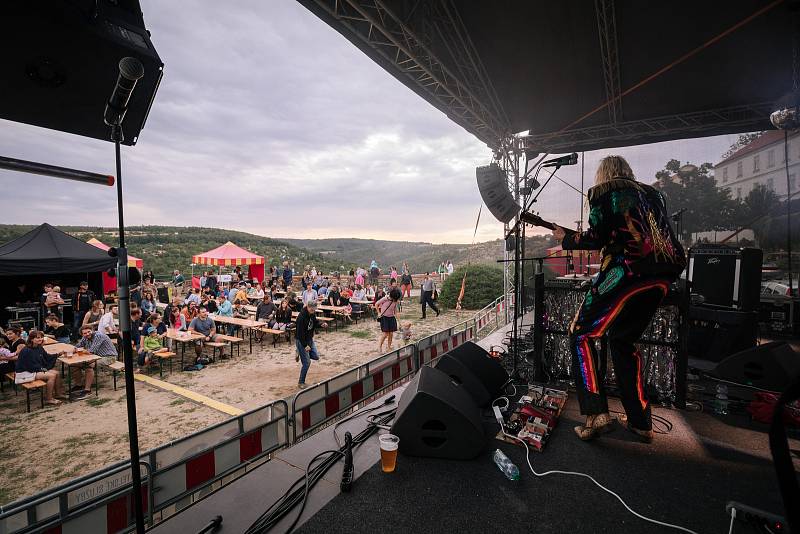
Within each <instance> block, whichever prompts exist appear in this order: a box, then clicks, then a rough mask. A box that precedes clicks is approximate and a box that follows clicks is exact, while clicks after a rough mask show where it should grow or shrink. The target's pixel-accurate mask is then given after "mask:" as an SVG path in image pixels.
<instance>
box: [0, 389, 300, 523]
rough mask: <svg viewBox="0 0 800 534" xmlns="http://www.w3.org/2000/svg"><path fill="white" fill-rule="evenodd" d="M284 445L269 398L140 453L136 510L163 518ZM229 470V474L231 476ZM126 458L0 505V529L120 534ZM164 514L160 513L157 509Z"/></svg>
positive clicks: (128, 513)
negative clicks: (139, 501)
mask: <svg viewBox="0 0 800 534" xmlns="http://www.w3.org/2000/svg"><path fill="white" fill-rule="evenodd" d="M288 444H289V407H288V405H287V403H286V401H284V400H279V401H275V402H272V403H270V404H268V405H266V406H262V407H260V408H257V409H255V410H252V411H250V412H247V413H245V414H242V415H239V416H237V417H234V418H232V419H229V420H227V421H223V422H221V423H218V424H216V425H213V426H211V427H209V428H206V429H203V430H201V431H199V432H196V433H194V434H191V435H189V436H185V437H183V438H181V439H179V440H175V441H173V442H170V443H167V444H165V445H162V446H160V447H157V448H155V449H152V450H150V451H148V452H145V453H143V454H142V456H141V460H140V466H141V467H140V469H142V492H143V499H142V501H143V507H144V510H145V514H146V516H147V518H148V523H149V524H153V520H154V515H155V514H159V515H160V517H159V519H163V518H165V517H167V516H169V515H171V514H172V513H175V512H176V511H178V510H180V509H181V508H184V507H185V506H188V505H189V504H191V503H192V502H194V501H195V500H197V499H199V498H201V497H202V496H203V495H204V494H206V493H209V492H210V491H213V490H214V489H218V488H213V485H214V484H217V485H218V486H219V487H221V486H222V485H224V484H225V483H227V482H228V481H229V480H225V479H226V478H230V480H233V479H235V478H238V476H240V474H243V473H244V472H246V470H247V468H248V467H249V466H252V465H253V464H254V463H256V462H258V461H259V460H263V459H264V458H266V457H268V456H269V455H270V454H272V453H273V452H274V451H276V450H279V449H281V448H283V447H285V446H287V445H288ZM232 475H235V476H232ZM132 494H133V491H132V483H131V473H130V462H119V463H116V464H114V465H111V466H109V467H107V468H105V469H103V470H102V471H99V472H97V473H94V474H91V475H88V476H86V477H81V478H79V479H76V480H73V481H71V482H69V483H67V484H64V485H62V486H59V487H56V488H52V489H50V490H48V491H46V492H43V493H41V494H39V495H36V496H33V497H29V498H26V499H22V500H20V501H16V502H14V503H11V504H10V505H8V506H6V507H0V534H24V533H29V532H42V531H47V530H48V529H51V528H54V527H57V526H60V531H61V532H125V531H128V530H130V529H132V528H133V525H134V508H133V496H132ZM165 512H166V513H165Z"/></svg>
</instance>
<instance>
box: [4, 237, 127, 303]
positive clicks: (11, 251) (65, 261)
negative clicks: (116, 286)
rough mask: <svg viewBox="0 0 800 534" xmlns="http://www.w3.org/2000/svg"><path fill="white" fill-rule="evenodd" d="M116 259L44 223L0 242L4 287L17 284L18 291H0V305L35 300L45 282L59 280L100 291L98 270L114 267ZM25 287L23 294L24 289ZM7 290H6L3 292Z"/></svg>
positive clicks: (69, 285)
mask: <svg viewBox="0 0 800 534" xmlns="http://www.w3.org/2000/svg"><path fill="white" fill-rule="evenodd" d="M115 264H116V260H115V259H114V258H112V257H110V256H109V255H108V254H106V253H105V252H103V251H102V250H100V249H98V248H96V247H93V246H92V245H89V244H87V243H84V242H83V241H81V240H80V239H77V238H75V237H72V236H70V235H69V234H66V233H64V232H62V231H61V230H59V229H58V228H55V227H53V226H51V225H49V224H47V223H44V224H42V225H41V226H37V227H36V228H34V229H33V230H31V231H30V232H28V233H27V234H25V235H23V236H21V237H18V238H17V239H14V240H13V241H9V242H8V243H5V244H3V245H0V277H2V283H3V286H4V287H6V288H9V289H10V288H14V287H19V288H20V294H19V295H11V294H10V293H11V292H2V294H0V301H2V302H1V303H0V305H2V306H6V305H8V304H13V303H14V302H12V301H19V302H23V301H27V300H30V301H34V302H35V301H37V300H38V298H39V295H40V292H38V289H39V287H41V284H42V283H44V282H50V281H53V280H59V281H60V282H61V283H62V285H63V286H64V287H63V289H62V290H63V291H64V292H65V293H66V292H67V288H70V287H73V286H74V287H77V286H78V283H79V282H80V281H82V280H86V281H88V282H89V287H90V288H91V289H92V290H93V291H94V292H95V293H98V294H99V293H100V289H101V283H102V281H101V277H100V274H101V273H103V272H105V271H106V270H108V269H110V268H112V267H114V266H115ZM22 288H25V289H24V295H23V294H22V293H23V289H22ZM6 293H9V294H6Z"/></svg>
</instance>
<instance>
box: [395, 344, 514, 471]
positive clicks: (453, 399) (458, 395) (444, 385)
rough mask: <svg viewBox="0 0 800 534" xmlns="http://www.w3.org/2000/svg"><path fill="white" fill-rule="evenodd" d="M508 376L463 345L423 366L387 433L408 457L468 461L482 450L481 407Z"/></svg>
mask: <svg viewBox="0 0 800 534" xmlns="http://www.w3.org/2000/svg"><path fill="white" fill-rule="evenodd" d="M507 381H508V374H507V373H506V372H505V370H504V369H503V368H502V366H501V365H500V364H499V363H498V362H496V361H495V360H493V359H492V358H490V357H489V353H488V352H486V351H485V350H484V349H483V348H481V347H479V346H478V345H476V344H474V343H472V342H467V343H464V344H463V345H461V346H459V347H457V348H455V349H453V350H452V351H450V352H449V353H447V354H445V355H444V356H442V357H441V358H440V359H439V362H438V363H437V365H436V367H428V366H425V367H423V368H422V369H420V370H419V372H418V373H417V375H416V376H415V377H414V379H413V380H412V381H411V383H410V384H409V385H408V387H407V388H406V390H405V391H404V392H403V395H402V396H401V397H400V402H399V404H398V407H397V414H396V415H395V419H394V423H393V425H392V434H395V435H396V436H398V437H399V438H400V452H402V453H403V454H407V455H409V456H426V457H431V458H449V459H454V460H468V459H471V458H475V457H476V456H478V455H479V454H480V453H481V452H482V451H483V450H484V449H485V447H486V443H487V436H486V434H485V433H484V430H483V424H482V420H481V407H484V406H488V405H489V404H490V403H491V402H492V400H493V399H495V398H497V397H498V396H500V394H501V392H502V389H503V386H504V385H505V384H506V382H507Z"/></svg>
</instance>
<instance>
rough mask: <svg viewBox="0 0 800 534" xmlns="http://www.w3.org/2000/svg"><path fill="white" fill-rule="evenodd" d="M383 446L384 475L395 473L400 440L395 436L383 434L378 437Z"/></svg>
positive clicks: (382, 466) (382, 464) (382, 465)
mask: <svg viewBox="0 0 800 534" xmlns="http://www.w3.org/2000/svg"><path fill="white" fill-rule="evenodd" d="M378 441H379V442H380V445H381V469H383V472H384V473H393V472H394V468H395V466H396V464H397V448H398V446H399V445H400V438H398V437H397V436H395V435H393V434H383V435H382V436H379V437H378Z"/></svg>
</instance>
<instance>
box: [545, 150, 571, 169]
mask: <svg viewBox="0 0 800 534" xmlns="http://www.w3.org/2000/svg"><path fill="white" fill-rule="evenodd" d="M577 164H578V153H577V152H573V153H572V154H568V155H566V156H561V157H560V158H553V159H549V160H547V161H545V162H544V163H542V167H563V166H564V165H577Z"/></svg>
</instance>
